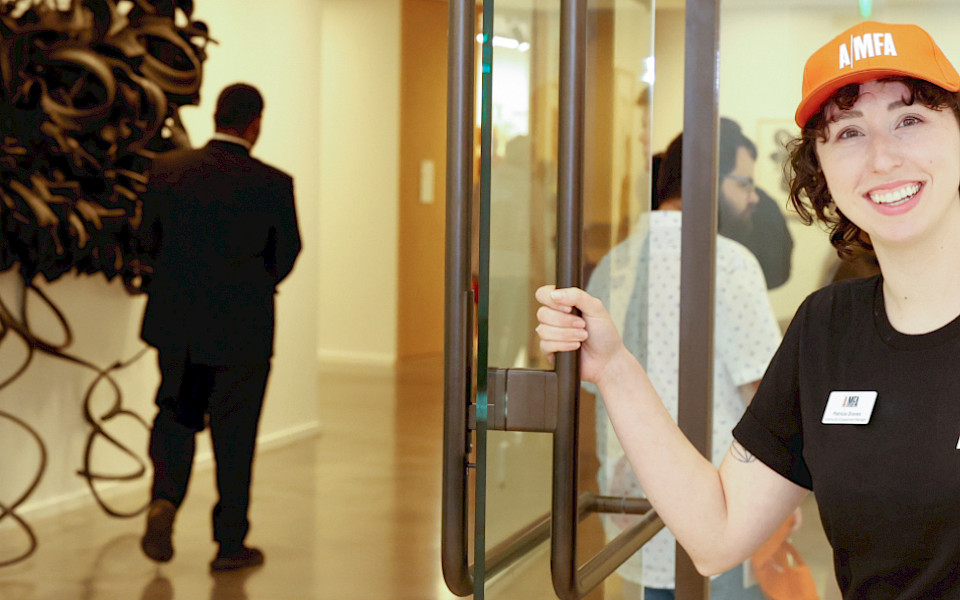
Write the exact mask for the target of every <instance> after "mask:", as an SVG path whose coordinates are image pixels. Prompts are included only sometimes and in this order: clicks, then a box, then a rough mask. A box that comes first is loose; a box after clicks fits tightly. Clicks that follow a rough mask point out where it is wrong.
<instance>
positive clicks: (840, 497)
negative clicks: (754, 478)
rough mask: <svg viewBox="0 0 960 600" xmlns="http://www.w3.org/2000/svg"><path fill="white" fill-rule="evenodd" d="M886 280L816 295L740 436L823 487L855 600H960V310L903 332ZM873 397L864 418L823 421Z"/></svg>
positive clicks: (830, 532) (845, 588)
mask: <svg viewBox="0 0 960 600" xmlns="http://www.w3.org/2000/svg"><path fill="white" fill-rule="evenodd" d="M881 288H882V284H881V278H880V276H876V277H871V278H866V279H857V280H849V281H842V282H840V283H836V284H833V285H831V286H829V287H827V288H824V289H822V290H820V291H818V292H815V293H814V294H812V295H811V296H810V297H809V298H807V299H806V301H804V303H803V305H802V306H801V307H800V309H799V310H798V311H797V314H796V316H795V317H794V319H793V322H792V323H791V324H790V327H789V328H788V330H787V333H786V335H785V336H784V339H783V343H782V344H781V346H780V349H779V350H778V351H777V354H776V356H774V358H773V360H772V361H771V363H770V367H769V369H768V370H767V373H766V375H764V377H763V380H762V382H761V384H760V388H759V390H758V391H757V394H756V396H755V398H754V400H753V402H752V403H751V404H750V407H749V408H748V409H747V412H746V413H745V414H744V416H743V419H742V420H741V421H740V423H739V424H738V425H737V427H736V428H735V429H734V436H735V437H736V439H737V440H738V441H739V442H740V443H741V444H742V445H743V446H744V447H745V448H746V449H747V450H749V451H750V452H751V453H753V454H754V455H755V456H756V457H757V458H758V459H760V460H761V461H763V462H764V463H765V464H767V465H768V466H770V467H771V468H772V469H773V470H775V471H777V472H778V473H780V474H782V475H783V476H784V477H786V478H788V479H790V480H791V481H793V482H795V483H797V484H798V485H801V486H804V487H806V488H809V489H812V490H813V491H814V493H815V494H816V497H817V504H818V506H819V509H820V516H821V519H822V521H823V527H824V530H825V531H826V534H827V539H828V540H829V541H830V544H831V545H832V547H833V552H834V566H835V570H836V575H837V581H838V583H839V584H840V589H841V590H842V592H843V596H844V598H847V599H854V598H855V599H857V600H862V599H874V598H876V599H883V600H891V599H907V598H910V599H913V598H960V372H958V369H957V366H956V365H958V364H960V317H958V318H957V319H955V320H954V321H953V322H951V323H949V324H947V325H945V326H944V327H942V328H940V329H938V330H936V331H933V332H931V333H927V334H923V335H905V334H902V333H899V332H897V331H896V330H894V329H893V327H892V326H891V325H890V322H889V321H888V320H887V316H886V310H885V308H884V303H883V295H882V292H881ZM831 392H845V393H844V394H841V395H839V396H841V397H842V398H841V397H838V396H837V395H835V397H834V400H833V401H831V402H830V407H829V408H828V399H829V398H830V396H831ZM870 392H876V402H875V405H874V406H873V410H872V413H869V415H868V417H869V418H866V417H864V414H866V413H863V412H862V413H861V419H860V420H864V419H866V421H867V422H866V423H865V424H824V423H822V419H823V418H824V414H825V412H829V413H830V414H831V415H833V420H836V418H837V411H838V410H840V409H838V406H839V405H838V404H837V403H838V402H841V401H842V400H845V399H847V398H862V397H869V396H871V394H870Z"/></svg>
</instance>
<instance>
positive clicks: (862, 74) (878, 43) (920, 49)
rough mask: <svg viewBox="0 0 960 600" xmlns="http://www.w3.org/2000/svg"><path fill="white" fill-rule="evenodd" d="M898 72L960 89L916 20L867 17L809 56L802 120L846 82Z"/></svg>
mask: <svg viewBox="0 0 960 600" xmlns="http://www.w3.org/2000/svg"><path fill="white" fill-rule="evenodd" d="M895 76H903V77H913V78H915V79H922V80H924V81H929V82H930V83H933V84H935V85H938V86H940V87H942V88H943V89H945V90H948V91H951V92H957V91H960V75H958V74H957V70H956V69H954V67H953V65H952V64H950V61H949V60H947V57H946V56H945V55H944V54H943V52H942V51H941V50H940V48H939V47H938V46H937V44H936V42H934V41H933V38H931V37H930V34H928V33H927V32H926V31H924V30H923V29H921V28H920V27H917V26H916V25H891V24H887V23H877V22H876V21H866V22H863V23H860V24H858V25H854V26H853V27H851V28H850V29H847V30H846V31H844V32H843V33H841V34H840V35H838V36H837V37H835V38H834V39H833V40H831V41H830V42H829V43H828V44H826V45H825V46H823V47H822V48H820V49H819V50H817V51H816V52H814V53H813V55H812V56H810V58H809V59H808V60H807V64H806V66H805V67H804V69H803V99H802V100H801V101H800V105H799V106H798V107H797V114H796V121H797V125H799V126H800V127H801V128H802V127H803V126H804V125H806V123H807V121H809V120H810V117H812V116H813V115H815V114H816V113H817V111H819V110H820V106H821V105H822V104H823V103H824V102H825V101H826V100H827V98H829V97H830V96H832V95H833V93H834V92H836V91H837V90H839V89H840V88H842V87H843V86H845V85H847V84H850V83H864V82H866V81H873V80H875V79H881V78H883V77H895Z"/></svg>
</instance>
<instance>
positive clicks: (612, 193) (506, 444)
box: [444, 0, 660, 598]
mask: <svg viewBox="0 0 960 600" xmlns="http://www.w3.org/2000/svg"><path fill="white" fill-rule="evenodd" d="M471 9H472V10H473V12H471ZM471 17H474V18H475V19H476V21H475V23H476V28H475V30H473V31H471V32H470V33H469V34H457V33H455V32H456V31H457V30H458V28H457V25H458V24H459V25H461V26H462V30H469V29H470V28H469V26H468V25H467V24H466V22H467V21H469V19H470V18H471ZM458 35H469V36H470V37H471V39H473V40H474V41H475V43H474V44H473V45H472V47H470V48H469V49H464V50H460V51H457V50H452V53H451V61H450V63H451V70H452V71H451V72H452V73H454V72H456V73H457V74H461V75H462V74H465V73H466V70H467V69H466V67H464V66H463V65H466V64H472V65H475V73H476V78H475V79H473V81H472V82H471V84H472V85H471V86H466V85H462V84H464V83H465V82H463V81H461V87H456V88H455V87H451V89H450V98H449V101H450V103H451V114H452V115H453V116H451V120H450V122H449V123H448V126H449V127H450V131H454V130H456V129H457V128H458V127H459V128H460V129H459V131H460V132H461V133H460V134H459V135H457V134H451V135H450V136H449V138H448V140H449V146H448V150H449V154H450V158H448V163H449V164H450V165H451V171H452V172H454V173H459V175H448V194H449V195H450V196H451V198H453V197H456V196H457V195H460V196H466V195H469V196H470V197H471V198H472V202H457V201H454V202H453V203H452V204H448V227H449V228H448V248H449V247H450V246H451V245H452V246H453V254H454V256H455V257H457V258H454V259H453V260H451V258H450V257H449V256H448V266H447V269H448V270H447V273H448V283H449V281H450V278H451V277H453V278H454V279H456V280H457V281H459V284H457V285H454V286H453V288H452V289H451V288H449V287H448V292H447V293H448V311H449V310H450V308H449V307H450V306H451V304H450V303H451V302H453V305H454V309H453V310H452V312H453V313H456V315H455V316H457V319H450V318H449V317H450V316H451V315H450V314H448V339H447V347H448V362H459V363H461V364H467V365H468V366H469V375H467V376H464V377H460V378H453V379H452V380H451V379H448V382H447V385H448V390H447V393H448V401H449V398H450V396H451V395H453V396H454V397H455V398H459V399H458V400H455V404H456V405H457V406H456V407H455V408H454V410H453V411H450V410H449V409H448V414H447V425H446V427H447V430H446V437H447V441H448V448H449V446H450V444H451V443H452V445H453V447H455V448H458V450H457V451H455V452H450V451H449V450H447V452H448V454H447V458H446V461H447V465H448V469H447V470H448V472H449V470H450V469H449V466H450V465H453V466H454V469H453V470H454V471H456V470H457V468H456V467H458V466H459V465H460V463H461V462H465V469H464V470H463V471H462V472H460V473H457V474H455V475H453V476H449V477H448V479H454V480H457V481H462V482H463V483H464V485H465V490H466V491H465V492H464V493H463V494H462V495H461V496H459V497H458V498H456V501H450V502H446V504H448V505H452V504H457V503H460V504H462V506H463V507H464V510H463V511H462V512H461V513H460V514H462V515H463V518H462V520H461V519H459V518H456V519H455V518H452V517H445V521H446V522H445V524H444V529H445V530H447V529H449V528H453V529H455V530H457V533H456V535H455V536H454V537H456V538H457V541H463V542H465V545H466V548H467V550H466V552H463V551H461V550H459V549H457V550H454V549H452V548H447V547H445V550H444V555H445V574H446V577H447V583H448V586H449V587H450V588H451V589H452V590H453V591H454V592H456V593H458V594H473V595H474V596H475V597H483V596H489V597H490V598H521V597H522V598H541V597H542V598H556V597H558V596H559V597H589V598H602V597H605V596H604V593H605V592H604V589H603V586H602V585H601V582H602V581H603V579H604V578H605V575H606V573H609V572H610V571H612V570H613V569H614V568H615V565H614V563H613V562H611V561H610V560H591V559H592V558H593V557H594V555H596V554H597V552H599V551H600V550H601V549H602V548H604V547H605V545H606V541H607V540H606V537H607V534H608V533H610V531H605V530H604V524H603V523H602V522H601V519H600V517H598V516H597V514H598V512H600V511H606V510H613V511H616V512H622V511H631V512H633V513H634V514H639V513H644V514H646V517H645V518H646V520H645V521H644V522H643V523H641V524H640V525H641V526H643V527H646V530H647V531H649V533H645V534H644V535H645V537H646V538H649V536H650V535H652V533H653V531H655V529H656V528H658V527H659V526H660V525H659V522H658V521H657V520H656V517H655V515H653V514H651V513H649V511H648V505H646V503H645V502H643V501H640V500H638V499H636V498H630V499H624V498H621V497H619V496H618V497H617V498H616V499H611V498H606V497H605V495H604V494H605V492H606V491H607V489H606V488H605V487H604V488H603V489H601V483H600V479H598V478H601V479H602V476H601V475H600V473H599V471H600V463H601V460H602V459H604V458H605V457H606V455H607V453H615V452H616V451H615V450H613V447H614V446H616V439H615V437H614V436H613V435H612V432H610V430H609V427H608V425H607V424H606V423H605V422H600V421H598V419H597V413H596V408H595V402H594V400H593V398H592V397H591V396H589V395H587V394H584V396H583V399H582V400H581V399H580V398H579V397H578V395H577V392H578V389H577V385H576V381H577V380H576V378H575V377H576V373H575V372H569V371H568V378H569V377H570V376H572V377H573V381H574V385H572V386H567V388H572V395H571V394H570V393H569V392H568V394H567V397H566V399H558V398H557V389H558V387H563V386H558V384H557V377H556V376H555V374H554V373H553V372H552V371H548V369H549V368H550V367H549V366H548V365H547V364H546V363H545V362H544V360H543V359H542V357H541V356H540V352H539V349H538V343H537V340H536V336H535V332H534V325H535V311H536V306H535V303H534V300H533V294H534V290H535V289H536V288H537V287H539V286H541V285H544V284H546V283H548V282H556V281H558V273H560V278H561V279H562V278H563V277H566V278H567V279H568V283H567V284H568V285H581V286H582V285H585V284H586V281H587V280H588V278H589V277H590V275H591V273H592V271H593V269H595V268H596V264H597V262H598V261H599V259H600V257H602V256H603V255H604V254H606V253H607V251H608V250H609V249H610V248H612V247H614V246H616V245H618V244H620V243H622V242H624V241H625V240H626V238H627V237H628V236H629V235H630V234H631V233H636V232H638V231H640V229H642V227H643V215H644V214H645V213H646V212H647V211H648V210H649V202H650V200H649V197H650V185H651V178H650V153H649V146H650V125H649V121H650V115H651V109H650V104H651V89H652V84H653V62H652V52H653V12H652V7H651V6H650V4H649V3H645V2H638V1H637V0H615V1H604V2H567V1H564V2H561V1H560V0H548V1H537V2H533V1H527V0H497V1H496V3H495V4H494V2H491V1H490V0H487V2H485V3H484V4H482V5H477V6H476V7H475V8H474V7H472V6H470V5H468V6H466V7H463V6H454V3H451V44H455V43H456V41H455V38H457V36H458ZM457 65H461V66H459V67H458V66H457ZM451 85H453V84H451ZM471 88H472V89H471ZM470 102H473V103H474V105H475V106H476V107H477V108H476V111H475V113H473V116H474V120H473V121H471V125H472V129H471V131H470V132H469V133H468V132H465V131H463V124H462V121H459V125H458V124H457V123H455V122H454V121H457V120H458V118H462V117H465V116H466V115H467V114H470V109H469V108H467V106H468V105H469V104H470ZM468 135H469V144H470V145H469V147H468V142H467V139H466V138H467V137H468ZM471 151H472V156H471ZM468 182H469V183H468ZM564 199H566V201H567V202H568V206H569V205H570V204H569V203H570V202H575V203H576V204H577V207H576V213H577V215H576V217H575V220H574V221H575V222H574V221H571V219H570V218H567V219H566V220H564V218H563V216H562V215H559V216H560V225H559V227H558V208H557V206H558V203H559V204H562V203H563V202H564ZM448 202H450V198H448ZM581 203H582V204H581ZM451 222H452V224H451ZM466 228H469V231H470V234H469V236H468V237H469V242H465V241H464V240H463V239H458V240H451V239H450V237H449V236H451V231H463V230H465V229H466ZM581 229H582V230H583V232H584V233H583V236H582V241H581V235H580V233H579V232H580V230H581ZM564 236H566V240H564ZM571 244H574V245H575V248H573V249H572V250H573V251H572V252H569V251H568V255H567V259H566V264H565V265H564V264H561V265H560V268H559V269H558V248H560V249H561V254H562V252H563V250H562V249H563V247H566V248H569V247H570V245H571ZM581 250H582V255H583V259H582V260H580V256H581ZM468 255H469V260H467V256H468ZM571 256H572V257H573V259H572V260H571V259H570V257H571ZM561 262H563V259H562V260H561ZM467 264H469V271H468V272H467V268H466V265H467ZM564 269H566V274H565V275H564V274H562V272H563V271H564ZM452 271H455V272H452ZM468 280H469V282H470V283H469V286H470V289H467V287H466V285H467V281H468ZM454 321H456V323H458V324H453V322H454ZM454 334H455V335H454ZM468 335H469V337H470V342H469V343H466V342H465V340H464V338H465V336H468ZM453 338H456V339H453ZM451 348H453V349H454V351H453V352H452V353H451V352H450V349H451ZM451 355H453V356H454V357H455V358H451ZM572 358H574V360H573V361H569V362H570V363H571V364H574V368H575V357H572ZM568 369H569V366H568ZM544 390H546V391H544ZM464 397H466V398H469V401H468V402H466V401H464V400H462V398H464ZM558 412H565V413H566V414H567V417H568V420H567V424H566V425H562V424H561V423H560V422H559V421H561V420H562V419H561V416H560V415H558V414H557V413H558ZM451 413H453V414H451ZM600 416H601V417H602V414H601V415H600ZM570 417H572V419H570ZM464 421H466V422H468V423H469V429H468V431H467V432H466V433H465V434H461V432H460V429H462V423H463V422H464ZM598 423H599V425H598ZM558 428H562V429H564V431H563V432H558ZM601 457H603V458H601ZM445 485H446V483H445ZM558 489H562V493H561V495H562V496H563V497H564V499H563V500H562V501H560V504H562V505H563V506H562V507H560V508H559V509H558V506H557V503H558V500H557V493H558ZM614 505H615V507H614V508H610V507H611V506H614ZM563 512H566V513H569V514H570V515H572V517H561V516H559V513H563ZM651 524H652V525H653V528H652V529H651V528H650V525H651ZM558 531H562V535H563V537H564V540H563V542H562V543H561V542H558V541H557V536H558V533H557V532H558ZM611 531H612V530H611ZM637 531H639V527H638V528H637V529H635V530H634V532H633V536H632V538H630V537H629V536H627V537H624V538H621V540H620V543H619V547H618V548H614V549H613V550H611V549H610V547H609V546H608V547H607V548H608V549H607V553H608V555H610V554H614V553H619V555H620V557H619V558H614V560H616V561H617V562H620V561H622V560H623V559H624V558H626V556H628V555H629V554H630V553H632V552H633V550H635V549H636V548H637V547H639V544H640V543H642V541H643V540H642V539H641V538H640V537H638V535H637ZM551 533H552V534H553V536H552V537H553V539H551ZM609 537H610V539H613V538H615V537H616V536H613V535H610V536H609ZM627 544H629V545H627ZM448 545H450V546H452V545H453V544H452V543H451V544H448ZM518 557H519V558H518ZM588 562H589V563H591V564H592V565H594V566H595V565H598V564H599V565H601V568H599V569H598V568H593V569H587V568H585V567H584V565H585V564H586V563H588ZM448 563H454V564H455V565H456V566H453V567H447V566H446V564H448ZM604 565H605V566H604ZM591 590H592V591H591ZM588 594H589V595H588ZM606 597H608V598H615V597H617V596H616V595H611V593H610V592H607V595H606Z"/></svg>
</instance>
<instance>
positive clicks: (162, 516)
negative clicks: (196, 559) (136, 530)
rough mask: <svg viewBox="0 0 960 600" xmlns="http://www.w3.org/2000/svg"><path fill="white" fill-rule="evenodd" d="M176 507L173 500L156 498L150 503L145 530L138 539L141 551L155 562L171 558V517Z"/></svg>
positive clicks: (175, 511) (172, 517)
mask: <svg viewBox="0 0 960 600" xmlns="http://www.w3.org/2000/svg"><path fill="white" fill-rule="evenodd" d="M176 514H177V507H176V506H174V505H173V502H170V501H169V500H166V499H164V498H157V499H156V500H154V501H153V502H151V503H150V510H149V511H147V530H146V531H145V532H144V534H143V538H141V539H140V548H142V549H143V553H144V554H146V555H147V556H149V557H150V558H151V559H153V560H155V561H157V562H167V561H169V560H170V559H171V558H173V541H172V540H171V537H172V536H173V519H174V517H175V516H176Z"/></svg>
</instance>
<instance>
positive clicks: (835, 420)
mask: <svg viewBox="0 0 960 600" xmlns="http://www.w3.org/2000/svg"><path fill="white" fill-rule="evenodd" d="M876 402H877V393H876V392H830V398H828V399H827V408H826V409H825V410H824V411H823V419H821V421H820V422H821V423H823V424H824V425H866V424H867V423H869V422H870V415H872V414H873V405H874V404H876Z"/></svg>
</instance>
